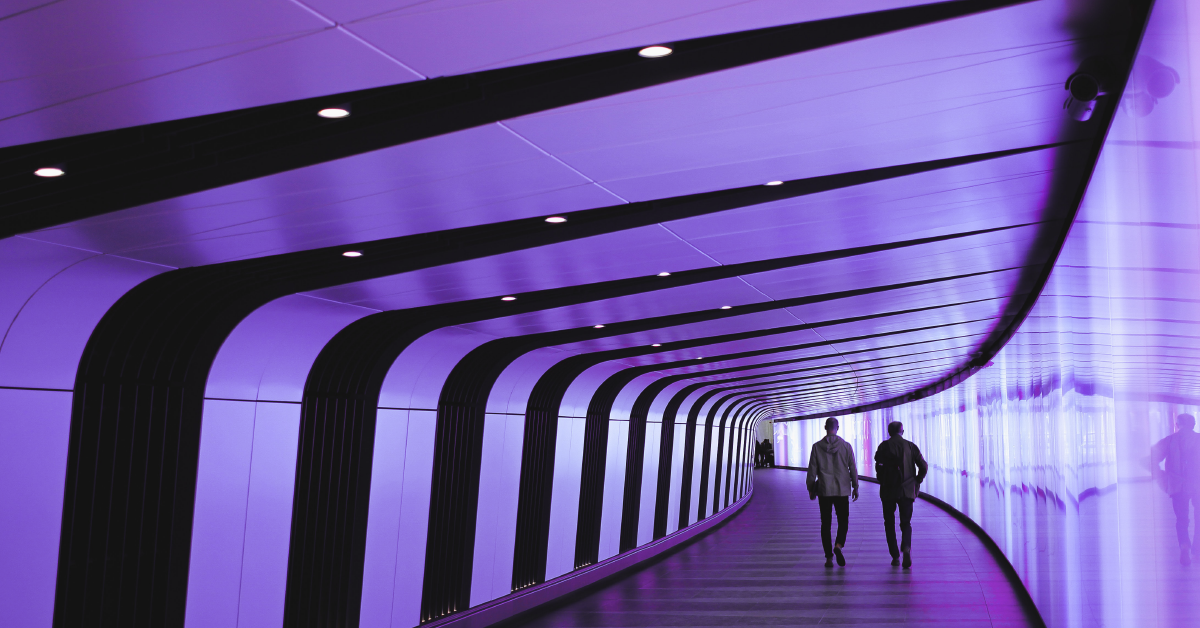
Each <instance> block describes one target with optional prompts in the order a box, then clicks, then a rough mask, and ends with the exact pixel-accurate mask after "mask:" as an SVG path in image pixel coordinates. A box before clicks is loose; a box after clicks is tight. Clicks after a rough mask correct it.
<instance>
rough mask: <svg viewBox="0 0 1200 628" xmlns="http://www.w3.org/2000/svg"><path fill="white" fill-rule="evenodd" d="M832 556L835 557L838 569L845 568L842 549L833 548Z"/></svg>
mask: <svg viewBox="0 0 1200 628" xmlns="http://www.w3.org/2000/svg"><path fill="white" fill-rule="evenodd" d="M833 555H834V556H836V557H837V561H838V566H839V567H845V566H846V557H845V556H843V555H842V548H840V547H836V546H835V547H834V548H833Z"/></svg>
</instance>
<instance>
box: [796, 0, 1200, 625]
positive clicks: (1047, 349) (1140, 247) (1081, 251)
mask: <svg viewBox="0 0 1200 628" xmlns="http://www.w3.org/2000/svg"><path fill="white" fill-rule="evenodd" d="M1197 107H1200V0H1159V2H1157V3H1156V6H1155V10H1154V15H1153V17H1152V19H1151V24H1150V27H1149V29H1148V31H1147V33H1146V37H1145V39H1144V41H1143V44H1142V47H1141V51H1140V56H1139V59H1138V61H1137V63H1136V65H1135V68H1134V74H1133V76H1132V78H1131V82H1130V86H1129V89H1128V90H1127V92H1126V94H1125V96H1124V98H1123V101H1122V103H1121V110H1120V112H1119V113H1118V114H1117V116H1116V119H1115V121H1114V124H1113V127H1112V130H1111V132H1110V135H1109V138H1108V141H1107V144H1106V145H1105V149H1104V152H1103V154H1102V155H1101V158H1100V162H1099V164H1098V166H1097V168H1096V172H1095V176H1094V177H1093V179H1092V181H1091V184H1090V187H1089V188H1088V192H1087V195H1086V197H1085V200H1084V203H1083V206H1082V208H1081V210H1080V213H1079V215H1078V218H1077V220H1076V223H1075V225H1074V227H1073V228H1072V231H1071V234H1070V237H1069V239H1068V241H1067V243H1066V247H1065V249H1064V250H1063V252H1062V255H1061V256H1060V258H1059V260H1058V264H1057V266H1056V267H1055V270H1054V273H1053V275H1052V276H1051V279H1050V282H1049V283H1048V285H1047V286H1046V289H1045V291H1044V292H1043V295H1042V297H1041V299H1040V300H1039V302H1038V304H1037V306H1036V308H1035V309H1034V311H1033V312H1032V314H1031V316H1030V318H1028V319H1027V320H1026V322H1025V323H1024V325H1023V326H1022V327H1021V329H1020V331H1019V333H1018V334H1017V335H1016V336H1015V337H1014V338H1013V340H1012V341H1011V342H1010V343H1009V344H1008V345H1007V346H1006V347H1005V349H1004V350H1003V351H1002V352H1001V353H1000V355H998V356H997V357H996V358H995V359H994V360H993V362H992V364H991V366H989V367H987V368H985V369H984V370H983V371H981V372H980V373H979V374H977V375H975V376H974V377H972V378H970V379H969V380H967V381H966V382H964V383H963V384H961V385H959V386H957V387H956V388H953V389H951V390H948V391H945V392H943V393H941V394H938V395H936V396H933V397H930V398H927V399H922V400H920V401H917V402H914V403H910V404H907V405H904V406H899V407H895V408H890V409H887V410H881V411H876V412H870V413H866V414H859V415H853V416H848V417H842V429H841V432H840V434H841V436H843V437H844V438H846V439H847V440H849V441H851V442H852V443H853V444H854V445H855V447H856V455H857V458H858V461H859V465H860V467H861V469H860V471H861V472H863V473H865V474H868V475H869V474H871V473H872V469H871V462H870V461H871V456H872V454H873V452H874V449H875V447H876V446H878V444H879V442H881V440H882V439H883V438H884V437H885V434H886V425H887V423H888V422H889V421H893V420H898V421H902V422H904V424H905V432H906V433H905V436H906V437H908V438H910V439H912V440H913V441H914V442H916V443H917V444H918V445H919V446H920V448H921V450H922V452H924V454H925V457H926V459H927V460H928V461H929V463H930V472H929V477H928V479H927V480H926V482H925V485H924V486H923V487H922V490H924V491H926V492H928V493H930V494H932V495H934V496H937V497H938V498H940V499H942V500H944V501H946V502H948V503H949V504H951V505H953V506H954V507H956V508H958V509H960V510H961V511H962V512H964V513H966V514H968V515H969V516H970V517H971V518H972V519H974V520H975V521H976V522H978V523H979V524H980V525H981V526H982V527H983V528H984V530H986V531H987V533H988V534H990V535H991V536H992V538H993V539H994V540H995V541H996V543H997V544H999V546H1000V547H1001V548H1002V549H1003V550H1004V552H1005V553H1006V554H1007V556H1008V558H1009V560H1010V561H1011V562H1012V564H1013V566H1014V567H1015V568H1016V570H1017V572H1018V573H1019V574H1020V575H1021V577H1022V578H1023V580H1024V581H1025V584H1026V586H1027V587H1028V588H1029V591H1030V593H1031V595H1032V596H1033V599H1034V601H1035V602H1036V603H1037V605H1038V607H1039V609H1040V610H1041V612H1042V615H1043V617H1044V618H1045V619H1046V621H1047V623H1048V624H1049V625H1050V626H1052V627H1054V628H1066V627H1068V626H1162V627H1167V626H1200V548H1197V550H1196V551H1191V544H1192V541H1193V540H1195V539H1196V523H1197V515H1198V514H1200V511H1197V506H1198V504H1196V501H1197V500H1200V434H1197V433H1196V432H1195V431H1194V429H1195V428H1194V423H1195V421H1194V419H1192V417H1196V416H1200V193H1198V188H1197V179H1198V178H1200V141H1198V140H1200V137H1198V135H1197V131H1196V125H1197V115H1198V114H1197V111H1198V109H1197ZM774 429H775V439H776V443H777V446H776V457H777V462H778V464H780V465H787V466H805V465H806V464H807V455H808V449H809V447H810V446H811V444H812V442H813V441H814V440H816V439H819V438H821V437H822V436H824V431H823V430H822V429H821V424H820V422H818V421H803V422H791V423H776V424H775V426H774ZM860 508H861V506H860ZM863 512H865V511H863ZM860 516H861V515H860ZM880 532H881V533H880V543H881V544H882V543H883V535H882V531H880ZM915 538H916V540H915V542H914V552H915V554H916V555H917V556H919V554H920V541H921V533H920V530H917V531H916V537H915ZM880 551H886V550H885V549H882V545H881V550H880ZM1188 563H1191V564H1188Z"/></svg>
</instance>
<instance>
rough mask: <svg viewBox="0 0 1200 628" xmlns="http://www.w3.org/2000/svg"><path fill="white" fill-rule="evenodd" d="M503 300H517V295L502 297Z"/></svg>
mask: <svg viewBox="0 0 1200 628" xmlns="http://www.w3.org/2000/svg"><path fill="white" fill-rule="evenodd" d="M500 300H501V301H516V300H517V297H500Z"/></svg>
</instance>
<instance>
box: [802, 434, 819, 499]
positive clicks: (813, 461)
mask: <svg viewBox="0 0 1200 628" xmlns="http://www.w3.org/2000/svg"><path fill="white" fill-rule="evenodd" d="M805 484H806V485H807V486H808V492H809V493H811V492H813V491H815V490H816V489H817V446H816V445H813V448H812V451H810V452H808V477H807V478H806V480H805Z"/></svg>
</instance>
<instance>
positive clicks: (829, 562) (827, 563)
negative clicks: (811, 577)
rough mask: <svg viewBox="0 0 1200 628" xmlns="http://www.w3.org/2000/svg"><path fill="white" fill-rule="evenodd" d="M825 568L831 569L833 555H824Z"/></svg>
mask: <svg viewBox="0 0 1200 628" xmlns="http://www.w3.org/2000/svg"><path fill="white" fill-rule="evenodd" d="M825 568H826V569H833V557H831V556H827V557H825Z"/></svg>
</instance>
